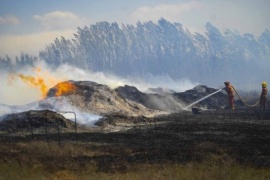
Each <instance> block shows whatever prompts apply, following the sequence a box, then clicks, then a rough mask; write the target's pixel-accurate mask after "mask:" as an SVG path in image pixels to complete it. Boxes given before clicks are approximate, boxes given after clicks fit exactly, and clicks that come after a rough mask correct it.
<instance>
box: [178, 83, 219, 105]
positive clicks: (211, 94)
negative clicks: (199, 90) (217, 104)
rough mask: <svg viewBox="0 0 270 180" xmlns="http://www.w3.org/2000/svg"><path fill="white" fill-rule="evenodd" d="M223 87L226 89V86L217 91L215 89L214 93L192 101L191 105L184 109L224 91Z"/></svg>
mask: <svg viewBox="0 0 270 180" xmlns="http://www.w3.org/2000/svg"><path fill="white" fill-rule="evenodd" d="M223 89H224V88H222V89H219V90H217V91H215V92H213V93H211V94H208V95H207V96H205V97H203V98H201V99H199V100H197V101H195V102H193V103H191V104H190V105H188V106H186V107H184V108H183V109H184V110H187V109H188V108H189V107H191V106H193V105H195V104H197V103H199V102H201V101H202V100H204V99H206V98H209V97H210V96H213V95H214V94H216V93H218V92H220V91H222V90H223Z"/></svg>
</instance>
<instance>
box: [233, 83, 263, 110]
mask: <svg viewBox="0 0 270 180" xmlns="http://www.w3.org/2000/svg"><path fill="white" fill-rule="evenodd" d="M232 88H233V90H234V91H235V93H236V94H237V96H238V97H239V99H240V100H241V101H242V102H243V103H244V104H245V105H246V106H248V107H255V106H257V105H258V104H259V103H260V101H258V102H256V103H255V104H254V105H249V104H247V103H246V102H245V101H244V100H243V99H242V98H241V97H240V95H239V94H238V93H237V91H236V90H235V89H234V87H233V86H232Z"/></svg>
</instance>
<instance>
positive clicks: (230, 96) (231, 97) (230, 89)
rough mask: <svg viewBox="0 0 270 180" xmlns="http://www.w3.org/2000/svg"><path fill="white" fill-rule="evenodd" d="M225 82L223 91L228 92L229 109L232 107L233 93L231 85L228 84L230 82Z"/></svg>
mask: <svg viewBox="0 0 270 180" xmlns="http://www.w3.org/2000/svg"><path fill="white" fill-rule="evenodd" d="M224 84H225V86H226V87H225V88H224V89H225V91H226V92H227V94H228V100H229V105H230V108H231V109H234V94H233V87H232V85H231V84H230V82H228V81H226V82H224Z"/></svg>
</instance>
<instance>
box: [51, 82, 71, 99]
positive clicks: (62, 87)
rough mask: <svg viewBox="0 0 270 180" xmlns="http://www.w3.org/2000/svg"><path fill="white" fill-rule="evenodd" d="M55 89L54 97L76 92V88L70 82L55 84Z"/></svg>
mask: <svg viewBox="0 0 270 180" xmlns="http://www.w3.org/2000/svg"><path fill="white" fill-rule="evenodd" d="M55 88H56V89H57V91H56V93H55V96H62V95H64V94H67V93H71V92H74V91H75V90H76V86H75V85H74V84H72V83H71V82H63V83H60V84H57V86H55Z"/></svg>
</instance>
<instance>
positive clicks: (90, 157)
mask: <svg viewBox="0 0 270 180" xmlns="http://www.w3.org/2000/svg"><path fill="white" fill-rule="evenodd" d="M76 128H77V129H76V130H75V129H74V131H64V130H63V129H61V130H59V131H58V130H57V129H47V130H46V131H47V134H46V133H45V129H43V130H40V129H34V130H33V131H32V132H30V131H29V129H28V130H23V131H19V132H1V133H0V147H1V148H0V154H1V155H2V156H1V159H0V161H1V162H8V161H12V160H14V161H19V162H21V161H26V160H25V159H27V158H28V159H29V158H30V156H32V157H31V158H30V159H31V162H35V163H36V162H42V163H45V164H46V163H47V166H48V167H50V165H52V164H54V165H53V167H55V166H59V168H63V167H65V166H68V165H67V164H71V165H72V164H76V166H80V167H83V166H85V165H86V164H95V165H97V167H98V170H99V171H103V172H110V171H125V170H126V169H127V166H128V164H136V163H150V164H151V163H168V162H170V163H181V164H185V163H189V162H202V161H205V160H207V159H209V158H210V156H211V157H213V156H214V157H218V160H217V161H216V163H219V162H220V163H224V162H226V161H232V162H233V163H237V164H240V165H243V166H247V165H248V166H254V167H265V168H269V167H270V109H266V110H265V111H260V110H259V109H256V108H255V109H254V108H253V109H248V108H245V109H238V110H234V111H231V110H216V111H203V112H201V113H199V114H192V113H191V112H187V111H182V112H177V113H173V114H170V115H163V116H159V117H155V118H147V117H144V116H141V117H127V116H120V115H119V116H117V115H114V116H111V117H106V118H104V119H103V120H101V121H100V122H99V123H97V126H95V127H81V126H78V127H76ZM40 142H43V143H44V144H48V146H49V147H50V146H53V145H54V144H58V145H57V146H59V149H60V150H61V147H65V146H69V145H70V146H72V147H73V150H72V152H73V153H74V152H76V151H78V152H76V153H75V155H72V153H70V154H69V153H67V155H66V156H64V155H63V156H61V155H59V156H57V155H50V154H45V153H43V154H42V153H39V152H38V151H35V152H34V154H35V155H34V156H33V154H31V152H32V151H30V150H27V148H26V147H27V146H29V147H30V146H33V144H35V143H40ZM11 149H12V150H11ZM63 149H64V148H63ZM74 149H75V150H74ZM76 149H77V150H76ZM79 149H80V152H81V153H80V152H79ZM82 149H84V151H82ZM90 152H91V153H90ZM32 153H33V152H32ZM33 157H35V158H33ZM23 158H24V160H23ZM44 159H46V161H44ZM60 162H61V163H60ZM57 163H58V165H56V164H57Z"/></svg>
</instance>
